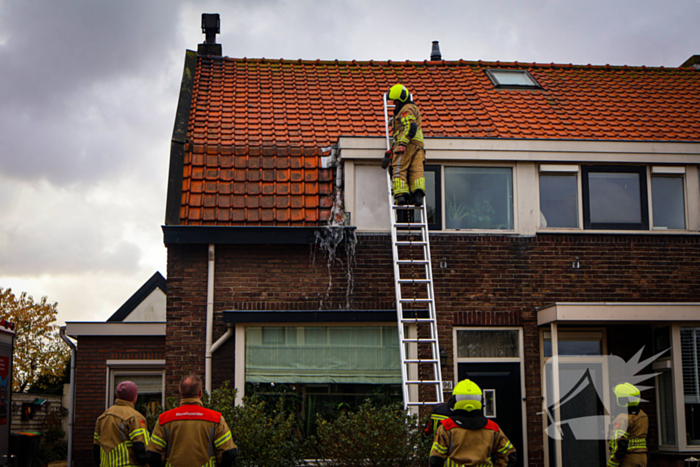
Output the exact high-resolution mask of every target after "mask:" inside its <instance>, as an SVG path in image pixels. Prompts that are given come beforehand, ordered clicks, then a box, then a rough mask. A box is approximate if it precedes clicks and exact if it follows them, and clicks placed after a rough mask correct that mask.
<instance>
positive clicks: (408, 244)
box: [383, 94, 444, 414]
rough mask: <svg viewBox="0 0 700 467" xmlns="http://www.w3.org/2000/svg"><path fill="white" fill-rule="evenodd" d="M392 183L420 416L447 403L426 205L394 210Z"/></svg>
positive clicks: (412, 395) (409, 387) (409, 406)
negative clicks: (431, 407)
mask: <svg viewBox="0 0 700 467" xmlns="http://www.w3.org/2000/svg"><path fill="white" fill-rule="evenodd" d="M383 100H384V127H385V131H386V146H387V150H390V149H391V141H390V135H389V112H388V109H389V108H391V107H392V106H390V105H388V103H387V96H386V94H384V96H383ZM391 182H392V180H391V172H390V171H387V188H388V192H389V210H390V216H389V218H390V220H391V244H392V248H391V250H392V255H393V262H394V288H395V289H396V317H397V324H398V330H399V348H400V354H401V380H402V387H403V405H404V409H405V410H409V412H410V413H411V414H418V411H419V408H420V407H423V406H432V405H435V404H441V403H442V402H444V399H443V394H442V372H441V369H440V346H439V343H438V332H437V316H436V311H435V294H434V291H433V270H432V264H431V261H430V239H429V235H428V216H427V209H426V204H427V203H426V202H423V206H421V207H417V206H413V205H406V206H398V205H395V204H394V197H393V196H392V193H391V191H392V183H391ZM417 214H418V215H419V220H417V221H416V220H414V217H415V216H416V215H417Z"/></svg>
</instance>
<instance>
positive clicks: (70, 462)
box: [59, 326, 77, 466]
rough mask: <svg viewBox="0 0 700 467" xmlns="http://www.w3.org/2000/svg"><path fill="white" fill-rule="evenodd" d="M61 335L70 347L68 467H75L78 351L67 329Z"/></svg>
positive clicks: (62, 329) (60, 331) (61, 328)
mask: <svg viewBox="0 0 700 467" xmlns="http://www.w3.org/2000/svg"><path fill="white" fill-rule="evenodd" d="M59 335H60V336H61V339H63V342H65V343H66V344H68V347H70V402H69V404H70V408H69V411H68V459H67V461H68V462H67V463H68V465H69V466H70V465H73V424H74V421H75V359H76V355H77V349H76V348H75V344H74V343H73V341H72V340H70V339H68V337H67V336H66V327H65V326H61V327H60V328H59Z"/></svg>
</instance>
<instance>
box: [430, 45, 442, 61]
mask: <svg viewBox="0 0 700 467" xmlns="http://www.w3.org/2000/svg"><path fill="white" fill-rule="evenodd" d="M439 60H442V54H441V53H440V43H439V42H438V41H433V50H431V51H430V61H432V62H436V61H439Z"/></svg>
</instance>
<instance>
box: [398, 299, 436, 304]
mask: <svg viewBox="0 0 700 467" xmlns="http://www.w3.org/2000/svg"><path fill="white" fill-rule="evenodd" d="M432 301H433V299H432V298H402V299H401V303H432Z"/></svg>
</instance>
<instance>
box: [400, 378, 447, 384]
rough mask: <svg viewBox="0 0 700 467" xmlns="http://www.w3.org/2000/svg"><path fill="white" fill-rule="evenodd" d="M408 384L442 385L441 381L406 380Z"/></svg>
mask: <svg viewBox="0 0 700 467" xmlns="http://www.w3.org/2000/svg"><path fill="white" fill-rule="evenodd" d="M406 384H440V381H432V380H430V381H428V380H423V379H419V380H406Z"/></svg>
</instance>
